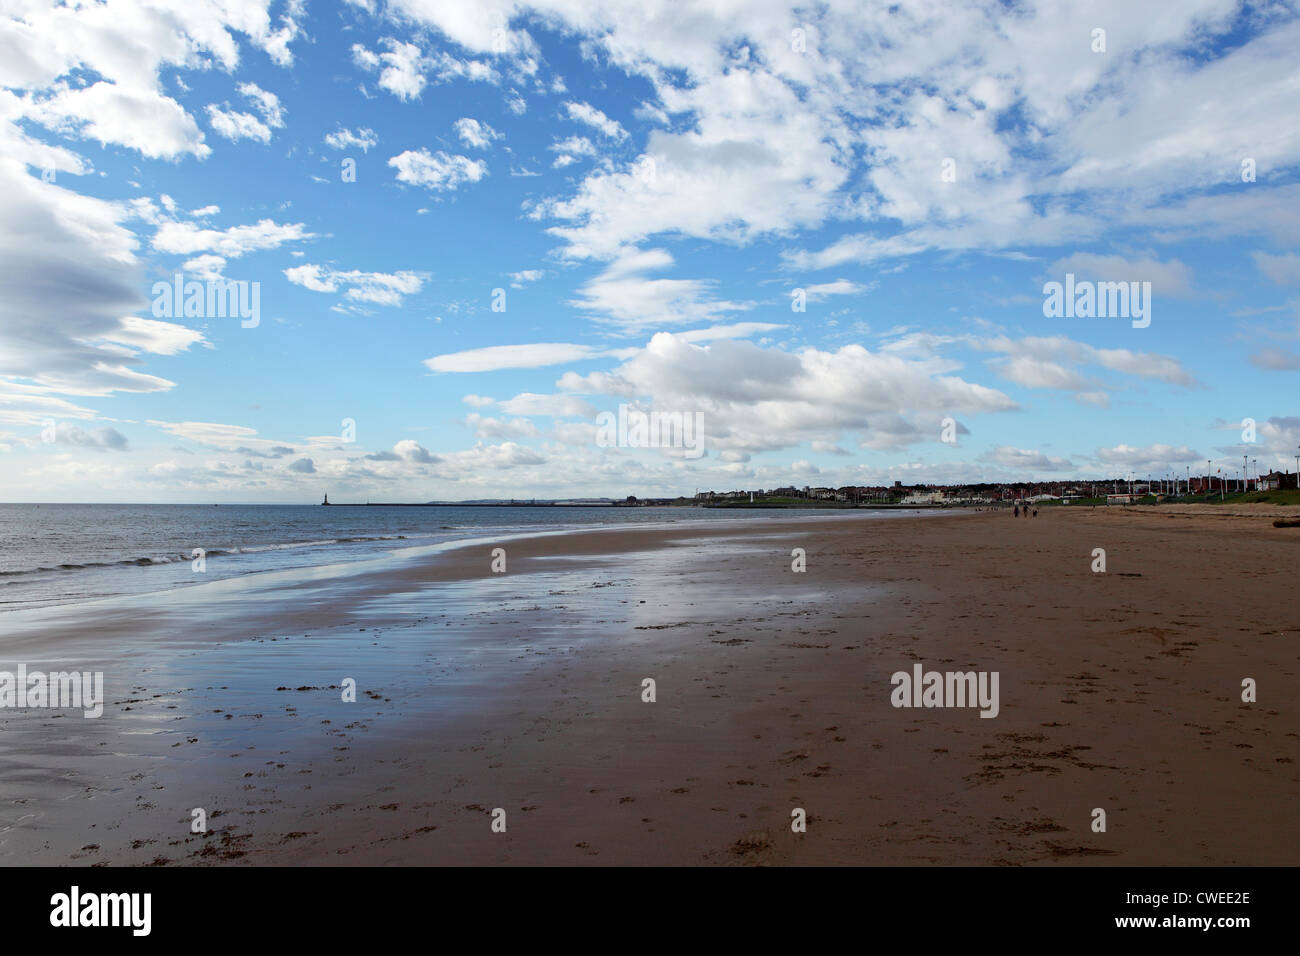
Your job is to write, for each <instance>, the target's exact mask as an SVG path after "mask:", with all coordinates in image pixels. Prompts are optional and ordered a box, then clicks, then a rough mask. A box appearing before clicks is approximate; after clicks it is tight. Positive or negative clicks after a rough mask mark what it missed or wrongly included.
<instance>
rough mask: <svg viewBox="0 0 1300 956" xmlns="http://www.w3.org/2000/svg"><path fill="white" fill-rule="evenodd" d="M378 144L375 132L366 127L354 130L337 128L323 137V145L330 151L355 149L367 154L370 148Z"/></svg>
mask: <svg viewBox="0 0 1300 956" xmlns="http://www.w3.org/2000/svg"><path fill="white" fill-rule="evenodd" d="M378 143H379V137H378V136H376V135H375V131H374V130H372V129H368V128H366V127H359V128H357V129H356V130H351V129H345V128H343V127H341V126H340V127H339V128H338V129H336V130H335V131H334V132H332V133H328V134H326V136H325V145H326V146H328V147H329V148H330V149H349V148H353V147H355V148H356V149H359V150H361V151H362V152H363V153H365V152H369V150H370V147H372V146H376V145H378Z"/></svg>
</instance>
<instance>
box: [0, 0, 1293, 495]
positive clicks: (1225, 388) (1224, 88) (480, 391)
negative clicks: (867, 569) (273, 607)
mask: <svg viewBox="0 0 1300 956" xmlns="http://www.w3.org/2000/svg"><path fill="white" fill-rule="evenodd" d="M1297 51H1300V7H1298V6H1297V5H1296V4H1295V3H1287V2H1272V3H1244V4H1243V3H1239V2H1228V0H1179V2H1152V3H1147V4H1134V3H1133V2H1132V0H1116V2H1109V0H1099V2H1093V3H1068V2H1040V3H1032V2H1024V3H1015V2H1009V0H1008V2H963V0H948V2H943V3H939V2H926V0H917V2H905V3H872V2H864V0H855V2H848V3H843V2H838V0H831V2H820V3H817V4H815V5H792V4H790V3H788V2H776V0H745V2H743V3H742V2H738V0H736V2H732V0H704V2H695V0H628V2H624V0H539V2H536V3H530V2H524V0H472V2H453V0H390V2H381V0H349V2H343V0H338V2H324V0H321V2H300V0H289V2H281V0H275V2H267V0H208V2H191V0H174V2H167V0H156V2H155V0H131V2H118V0H110V2H74V3H67V4H64V3H58V4H55V3H49V2H44V3H38V2H27V0H0V500H6V501H121V502H209V501H212V502H254V503H256V502H266V503H281V502H283V503H295V502H302V503H314V502H316V501H319V500H320V498H321V496H322V495H323V494H325V493H328V494H330V496H331V498H332V499H333V500H336V501H351V500H366V499H369V500H375V501H424V500H431V499H436V500H462V499H475V498H499V497H500V498H504V497H538V498H566V497H575V496H591V497H595V496H608V497H623V496H625V495H637V496H641V497H644V496H659V495H677V494H694V493H695V491H696V490H705V489H712V490H717V491H724V490H731V489H755V488H773V487H777V486H783V485H790V484H793V485H796V486H800V487H802V486H805V485H809V486H814V487H816V486H831V487H838V486H843V485H847V484H854V485H878V484H892V483H893V482H894V481H902V482H903V483H904V484H919V483H956V482H975V481H988V482H1002V481H1008V482H1013V481H1017V480H1030V479H1043V480H1058V479H1073V478H1080V479H1089V478H1093V479H1095V478H1108V477H1116V476H1119V477H1123V476H1127V475H1130V474H1131V475H1134V476H1136V477H1140V478H1145V477H1147V476H1155V477H1159V476H1168V475H1172V474H1177V475H1180V476H1186V475H1187V474H1188V473H1189V471H1190V473H1191V474H1192V475H1197V474H1204V473H1205V471H1206V469H1207V462H1211V463H1212V464H1210V465H1209V466H1208V467H1209V468H1211V470H1215V471H1217V470H1219V469H1222V470H1223V472H1224V473H1236V472H1238V471H1240V469H1241V466H1242V456H1243V455H1246V456H1247V457H1248V458H1249V459H1250V461H1251V462H1252V464H1251V465H1250V469H1251V471H1252V473H1253V472H1254V471H1256V470H1258V471H1259V472H1261V473H1267V472H1268V471H1270V470H1273V469H1287V470H1294V469H1295V467H1296V465H1295V461H1296V459H1295V456H1296V455H1297V454H1300V408H1297V400H1296V386H1297V373H1298V372H1300V110H1298V109H1297V97H1298V96H1300V53H1298V52H1297ZM177 276H179V277H180V279H179V281H180V283H181V293H182V294H181V295H180V296H176V295H175V294H174V289H175V284H176V282H177ZM186 283H190V285H189V286H188V287H187V285H186ZM228 283H233V284H228ZM1052 283H1059V284H1060V286H1061V287H1062V288H1063V289H1064V288H1067V287H1068V288H1069V289H1070V290H1071V291H1072V292H1073V293H1075V294H1076V295H1088V294H1090V293H1091V292H1092V291H1094V290H1097V289H1101V290H1103V291H1102V294H1101V296H1100V298H1099V300H1098V301H1099V307H1096V308H1093V309H1087V308H1086V307H1085V306H1083V305H1080V307H1079V308H1077V309H1076V308H1069V309H1064V310H1060V309H1057V310H1053V309H1052V308H1051V307H1050V304H1049V302H1048V300H1049V298H1050V297H1051V293H1050V290H1051V288H1052V286H1051V284H1052ZM1103 283H1106V284H1111V285H1102V284H1103ZM1118 283H1122V284H1123V285H1122V286H1121V285H1116V284H1118ZM214 290H215V292H216V297H215V299H214V298H213V296H212V295H211V293H213V292H214ZM1080 290H1082V291H1080ZM1118 290H1123V291H1124V292H1129V293H1131V296H1132V299H1131V302H1130V306H1131V311H1133V312H1137V311H1138V310H1137V309H1136V306H1137V304H1138V303H1141V304H1142V309H1141V311H1140V314H1136V315H1135V314H1123V313H1122V312H1121V310H1120V305H1121V302H1120V300H1119V298H1118V295H1119V291H1118ZM192 291H197V293H198V294H197V295H190V292H192ZM231 292H242V293H243V294H244V295H245V298H244V300H243V301H242V304H243V306H244V311H243V312H236V310H235V309H233V308H231V309H229V310H227V309H222V308H220V306H221V305H222V304H223V299H222V296H224V295H227V294H229V293H231ZM187 300H188V305H189V308H188V309H187V307H186V306H187ZM235 301H238V300H235ZM1077 301H1079V302H1082V300H1077ZM1070 304H1071V305H1072V306H1073V305H1075V304H1076V301H1075V300H1072V301H1071V303H1070ZM232 312H234V313H235V314H230V313H232ZM620 406H622V407H623V414H624V418H625V421H629V420H630V421H635V418H636V416H637V415H638V414H640V413H646V414H648V413H651V412H654V413H657V414H660V415H667V416H672V415H677V416H680V418H681V420H682V421H683V422H697V423H698V424H699V433H698V434H699V437H700V440H699V442H697V443H696V444H695V445H694V446H692V444H691V443H690V442H688V441H682V440H678V439H680V438H681V433H680V432H665V433H664V434H661V435H660V436H659V440H657V441H656V440H655V439H654V438H653V437H647V434H646V433H638V432H637V431H636V429H635V428H632V429H630V430H626V431H625V432H624V433H623V434H622V435H619V434H617V433H615V432H613V431H612V430H611V429H609V428H608V427H603V426H602V423H606V424H607V423H608V421H609V418H610V416H611V415H613V416H617V415H618V414H619V409H620ZM647 446H650V447H647Z"/></svg>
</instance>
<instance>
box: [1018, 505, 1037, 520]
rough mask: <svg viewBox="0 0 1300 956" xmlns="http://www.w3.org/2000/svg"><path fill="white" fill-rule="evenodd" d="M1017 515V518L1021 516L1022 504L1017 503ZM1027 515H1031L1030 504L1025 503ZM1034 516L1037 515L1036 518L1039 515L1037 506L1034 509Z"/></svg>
mask: <svg viewBox="0 0 1300 956" xmlns="http://www.w3.org/2000/svg"><path fill="white" fill-rule="evenodd" d="M1016 517H1017V518H1019V517H1020V505H1016ZM1025 517H1026V518H1028V517H1029V505H1025ZM1034 517H1035V518H1037V517H1038V509H1037V508H1035V509H1034Z"/></svg>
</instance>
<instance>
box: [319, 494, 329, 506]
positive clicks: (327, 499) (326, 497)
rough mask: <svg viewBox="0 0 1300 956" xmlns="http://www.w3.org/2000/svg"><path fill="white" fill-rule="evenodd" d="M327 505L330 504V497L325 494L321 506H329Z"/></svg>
mask: <svg viewBox="0 0 1300 956" xmlns="http://www.w3.org/2000/svg"><path fill="white" fill-rule="evenodd" d="M329 503H330V496H329V495H328V494H327V495H325V500H324V501H322V502H321V504H322V505H327V504H329Z"/></svg>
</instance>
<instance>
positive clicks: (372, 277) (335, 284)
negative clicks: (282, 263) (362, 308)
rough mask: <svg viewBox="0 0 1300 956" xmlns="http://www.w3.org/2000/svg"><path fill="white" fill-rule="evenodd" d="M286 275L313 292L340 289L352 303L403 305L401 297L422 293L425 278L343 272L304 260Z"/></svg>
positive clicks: (396, 273)
mask: <svg viewBox="0 0 1300 956" xmlns="http://www.w3.org/2000/svg"><path fill="white" fill-rule="evenodd" d="M284 276H285V278H286V279H288V280H289V281H290V282H292V283H293V284H294V285H300V286H302V287H303V288H304V289H311V290H312V291H313V292H338V291H339V290H340V289H342V290H343V295H344V297H345V298H347V299H349V300H351V301H353V302H374V303H377V304H379V305H393V306H396V305H401V304H402V297H403V296H406V295H413V294H415V293H416V292H419V291H420V289H421V288H422V287H423V286H424V277H423V276H421V275H420V274H419V273H416V272H359V271H356V270H352V271H349V272H341V271H339V270H337V269H331V268H329V267H328V266H321V265H315V264H312V263H304V264H303V265H300V266H290V267H289V268H288V269H285V270H284Z"/></svg>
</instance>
